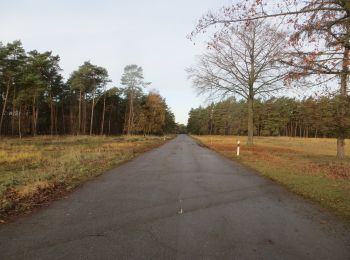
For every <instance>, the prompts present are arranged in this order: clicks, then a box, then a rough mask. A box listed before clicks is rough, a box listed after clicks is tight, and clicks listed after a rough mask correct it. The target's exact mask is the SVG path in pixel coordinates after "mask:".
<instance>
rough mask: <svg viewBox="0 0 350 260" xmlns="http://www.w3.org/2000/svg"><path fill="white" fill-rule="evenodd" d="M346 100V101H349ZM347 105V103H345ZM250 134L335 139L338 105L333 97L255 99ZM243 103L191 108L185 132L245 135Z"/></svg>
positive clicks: (348, 123)
mask: <svg viewBox="0 0 350 260" xmlns="http://www.w3.org/2000/svg"><path fill="white" fill-rule="evenodd" d="M349 101H350V100H349ZM348 104H350V102H348ZM253 109H254V115H255V117H254V135H257V136H291V137H336V136H337V133H338V131H340V130H341V129H338V127H339V122H338V121H339V120H343V121H344V118H342V116H341V115H339V114H338V112H337V111H338V110H339V102H338V101H337V99H336V98H334V97H333V98H329V97H322V98H318V99H315V98H312V97H309V98H305V99H302V100H296V99H294V98H287V97H281V98H271V99H268V100H256V101H255V102H254V104H253ZM247 120H248V112H247V102H244V101H237V100H236V99H234V98H229V99H227V100H225V101H222V102H218V103H215V104H214V103H213V104H211V105H209V106H207V107H199V108H196V109H192V110H191V111H190V113H189V119H188V126H187V128H188V131H189V132H190V133H193V134H200V135H202V134H216V135H217V134H220V135H247V131H248V129H247ZM345 121H346V128H347V131H346V136H347V137H348V138H349V137H350V109H349V105H348V108H347V116H346V119H345Z"/></svg>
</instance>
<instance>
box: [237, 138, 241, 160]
mask: <svg viewBox="0 0 350 260" xmlns="http://www.w3.org/2000/svg"><path fill="white" fill-rule="evenodd" d="M240 143H241V142H240V141H239V140H238V141H237V157H238V156H239V145H240Z"/></svg>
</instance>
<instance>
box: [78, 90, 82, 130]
mask: <svg viewBox="0 0 350 260" xmlns="http://www.w3.org/2000/svg"><path fill="white" fill-rule="evenodd" d="M81 92H82V90H81V89H80V91H79V115H78V117H79V118H78V134H80V133H81V98H82V93H81Z"/></svg>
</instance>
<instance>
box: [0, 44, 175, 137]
mask: <svg viewBox="0 0 350 260" xmlns="http://www.w3.org/2000/svg"><path fill="white" fill-rule="evenodd" d="M59 62H60V57H59V56H56V55H53V54H52V52H49V51H48V52H43V53H41V52H38V51H36V50H34V51H29V52H26V51H25V50H24V48H23V46H22V43H21V42H20V41H14V42H11V43H7V44H2V43H1V42H0V108H1V112H0V113H1V118H0V135H11V136H20V137H21V136H25V135H33V136H35V135H37V134H55V135H56V134H61V135H64V134H101V135H110V134H122V133H127V134H165V133H172V132H174V131H175V129H176V124H175V117H174V114H173V113H172V112H171V110H170V109H169V107H168V106H167V104H166V101H165V99H164V98H163V97H162V96H160V95H159V93H157V91H149V92H148V93H145V92H144V87H146V86H148V85H150V83H147V82H144V80H143V71H142V68H141V67H139V66H137V65H128V66H126V67H125V69H124V74H123V76H122V79H121V87H112V88H107V84H108V83H109V82H111V80H110V79H109V76H108V72H107V70H106V69H105V68H103V67H100V66H97V65H93V64H91V63H90V62H89V61H87V62H84V64H82V65H81V66H80V67H79V68H77V70H75V71H73V72H72V73H71V74H70V77H69V78H68V80H66V81H65V80H64V78H63V76H62V75H61V71H62V70H61V68H60V65H59Z"/></svg>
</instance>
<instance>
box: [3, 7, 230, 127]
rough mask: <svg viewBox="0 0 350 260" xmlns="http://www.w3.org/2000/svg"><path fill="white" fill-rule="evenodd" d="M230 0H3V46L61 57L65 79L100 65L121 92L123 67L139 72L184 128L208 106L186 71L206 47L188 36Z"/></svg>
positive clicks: (201, 40) (200, 41)
mask: <svg viewBox="0 0 350 260" xmlns="http://www.w3.org/2000/svg"><path fill="white" fill-rule="evenodd" d="M230 2H231V1H230V0H215V1H214V0H176V1H174V0H114V1H113V0H99V1H88V0H85V1H83V0H70V1H68V0H60V1H52V0H51V1H49V0H17V1H15V0H14V1H7V0H6V1H5V0H0V6H1V11H0V12H1V15H0V41H1V42H3V43H4V44H6V43H7V42H11V41H14V40H21V41H22V43H23V46H24V48H25V49H26V50H27V51H29V50H33V49H36V50H38V51H52V52H53V54H54V55H59V56H60V57H61V62H60V65H61V68H62V69H63V72H62V74H63V76H64V77H65V78H68V77H69V75H70V73H71V72H72V71H73V70H76V69H77V68H78V66H80V65H81V64H83V62H84V61H87V60H90V61H91V62H92V63H93V64H95V65H98V66H102V67H105V68H106V69H107V70H108V72H109V75H110V78H111V79H112V81H113V82H112V83H111V86H117V87H118V86H121V85H120V78H121V75H122V73H123V69H124V67H125V66H126V65H128V64H137V65H139V66H141V67H143V70H144V77H145V80H146V81H148V82H152V85H151V86H150V87H149V89H157V90H158V91H159V93H160V94H161V95H162V96H163V97H165V98H166V101H167V103H168V105H169V106H170V108H171V110H172V111H173V112H174V114H175V117H176V121H177V122H179V123H184V124H186V123H187V118H188V112H189V110H190V109H191V107H193V108H194V107H198V106H199V105H205V104H206V101H205V100H206V99H205V98H204V97H198V96H197V94H196V92H195V90H194V89H193V88H192V86H191V82H190V81H189V80H188V79H187V75H186V72H185V68H186V67H189V66H191V65H192V64H193V63H194V59H195V56H196V55H199V54H200V53H202V52H203V50H204V49H205V47H204V44H203V42H204V40H205V38H202V39H197V40H195V43H196V44H194V42H191V41H190V40H188V39H187V38H186V36H187V35H188V34H189V33H190V32H191V31H192V29H193V28H194V27H195V25H196V22H197V21H198V19H199V18H200V17H201V15H202V14H204V13H206V12H207V11H208V10H210V9H213V10H216V9H219V8H220V7H222V6H223V5H226V4H229V3H230Z"/></svg>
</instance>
